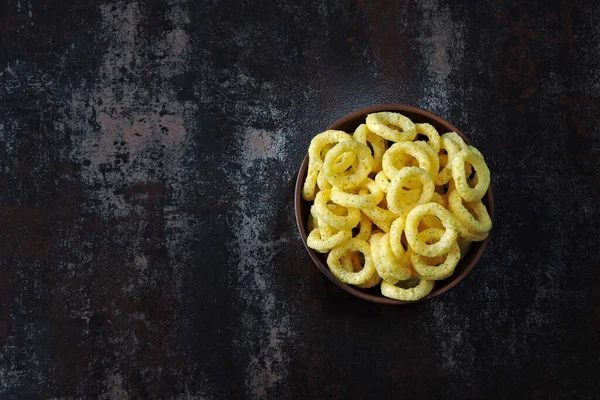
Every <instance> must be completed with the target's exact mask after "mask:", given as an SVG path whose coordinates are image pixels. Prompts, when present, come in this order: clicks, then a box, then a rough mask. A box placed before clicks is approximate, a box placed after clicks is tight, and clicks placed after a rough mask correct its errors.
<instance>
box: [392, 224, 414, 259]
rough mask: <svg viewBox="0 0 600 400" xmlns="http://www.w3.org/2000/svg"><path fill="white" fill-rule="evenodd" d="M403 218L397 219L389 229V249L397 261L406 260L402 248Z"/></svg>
mask: <svg viewBox="0 0 600 400" xmlns="http://www.w3.org/2000/svg"><path fill="white" fill-rule="evenodd" d="M404 224H405V217H398V218H396V220H395V221H394V222H393V223H392V226H391V227H390V247H391V248H392V251H393V252H394V255H395V256H396V258H397V259H399V260H408V257H407V254H406V252H405V251H404V247H403V246H402V233H403V232H404ZM409 261H410V260H409Z"/></svg>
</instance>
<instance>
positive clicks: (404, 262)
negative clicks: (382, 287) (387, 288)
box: [375, 233, 410, 281]
mask: <svg viewBox="0 0 600 400" xmlns="http://www.w3.org/2000/svg"><path fill="white" fill-rule="evenodd" d="M377 246H378V250H379V258H380V260H381V265H379V266H377V265H376V266H375V267H376V268H377V272H378V273H379V275H380V276H381V277H382V278H383V279H384V280H386V281H389V280H387V279H385V276H384V275H382V274H381V273H380V269H381V270H383V271H385V272H384V273H385V274H387V275H388V276H391V277H392V278H394V279H396V280H397V281H405V280H407V279H408V278H410V263H409V259H408V257H402V258H398V257H396V255H395V254H394V252H393V250H392V247H391V245H390V234H389V233H386V234H384V235H383V236H382V237H381V238H380V239H379V241H378V243H377Z"/></svg>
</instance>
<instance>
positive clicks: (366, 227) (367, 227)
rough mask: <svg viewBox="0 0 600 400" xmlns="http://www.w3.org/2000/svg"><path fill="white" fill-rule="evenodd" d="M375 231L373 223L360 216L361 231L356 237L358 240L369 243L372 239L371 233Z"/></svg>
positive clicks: (362, 215) (367, 218)
mask: <svg viewBox="0 0 600 400" xmlns="http://www.w3.org/2000/svg"><path fill="white" fill-rule="evenodd" d="M372 229H373V221H371V220H370V219H369V217H367V216H366V215H364V214H361V215H360V230H359V232H358V234H357V235H356V236H355V238H356V239H360V240H365V241H368V240H369V238H370V237H371V231H372Z"/></svg>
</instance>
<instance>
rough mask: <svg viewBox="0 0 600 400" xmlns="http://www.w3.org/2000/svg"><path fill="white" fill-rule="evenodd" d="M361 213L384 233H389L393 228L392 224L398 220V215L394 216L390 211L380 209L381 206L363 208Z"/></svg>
mask: <svg viewBox="0 0 600 400" xmlns="http://www.w3.org/2000/svg"><path fill="white" fill-rule="evenodd" d="M361 211H362V212H363V213H364V214H365V215H366V216H367V217H369V219H370V220H371V221H373V223H374V224H375V225H377V226H378V227H379V228H381V230H382V231H384V232H389V231H390V228H391V226H392V222H394V221H395V220H396V218H398V216H397V215H396V214H394V213H393V212H391V211H390V210H386V209H385V208H381V207H379V205H377V206H374V207H368V208H363V209H362V210H361Z"/></svg>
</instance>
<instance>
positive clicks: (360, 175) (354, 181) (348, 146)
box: [323, 140, 373, 190]
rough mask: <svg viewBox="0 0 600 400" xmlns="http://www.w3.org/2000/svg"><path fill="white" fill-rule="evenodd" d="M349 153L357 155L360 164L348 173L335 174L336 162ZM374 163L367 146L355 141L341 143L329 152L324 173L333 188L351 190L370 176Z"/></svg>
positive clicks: (324, 165) (324, 164)
mask: <svg viewBox="0 0 600 400" xmlns="http://www.w3.org/2000/svg"><path fill="white" fill-rule="evenodd" d="M348 152H350V153H354V154H355V156H356V159H357V161H358V164H357V165H356V166H354V165H353V167H352V168H350V169H349V170H347V171H343V172H339V173H338V172H335V170H334V165H335V160H337V158H338V157H339V156H341V155H342V154H343V153H348ZM372 163H373V157H372V156H371V150H369V148H368V147H367V146H366V145H364V144H362V143H359V142H357V141H354V140H346V141H343V142H339V143H338V144H336V145H335V146H333V148H332V149H331V150H329V151H328V152H327V155H326V156H325V161H324V163H323V172H324V173H325V177H326V178H327V180H328V181H329V183H331V184H332V185H333V186H338V187H339V188H341V189H345V190H349V189H353V188H355V187H357V186H359V185H360V184H361V183H362V182H363V181H364V180H365V179H366V178H367V176H369V173H370V172H371V168H372V166H373V165H372Z"/></svg>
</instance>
